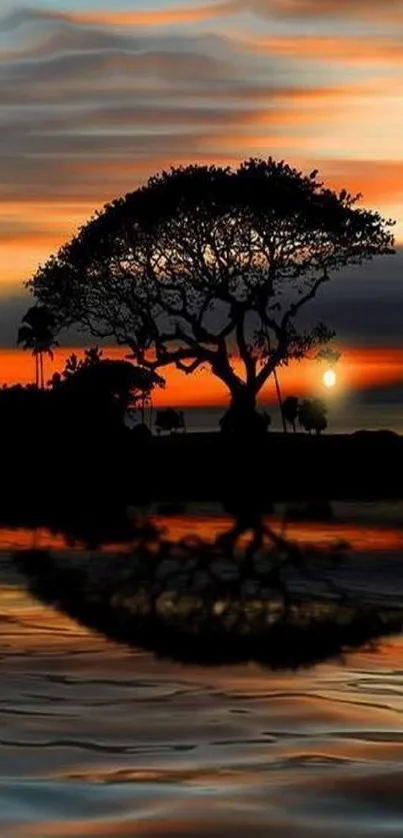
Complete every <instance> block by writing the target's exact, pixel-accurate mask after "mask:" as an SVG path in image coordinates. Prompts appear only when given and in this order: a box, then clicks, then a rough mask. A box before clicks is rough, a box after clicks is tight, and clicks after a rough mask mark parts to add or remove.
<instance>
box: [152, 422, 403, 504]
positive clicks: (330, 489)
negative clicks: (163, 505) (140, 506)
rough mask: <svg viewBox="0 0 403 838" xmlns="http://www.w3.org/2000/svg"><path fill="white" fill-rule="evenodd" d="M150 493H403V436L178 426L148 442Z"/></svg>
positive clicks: (286, 496)
mask: <svg viewBox="0 0 403 838" xmlns="http://www.w3.org/2000/svg"><path fill="white" fill-rule="evenodd" d="M148 459H149V472H148V473H149V476H150V478H151V479H149V480H147V481H146V482H147V485H148V488H149V492H150V496H151V497H152V498H157V499H159V498H164V499H177V500H182V501H186V500H202V499H204V500H221V499H223V498H225V497H227V496H228V495H230V496H231V497H232V496H235V495H236V494H237V493H239V496H240V499H242V497H244V498H245V499H248V498H249V499H251V498H252V497H253V496H254V495H258V496H259V497H262V498H267V499H270V500H273V501H286V500H300V501H306V500H309V499H311V498H325V499H328V500H336V499H346V498H350V499H357V500H360V499H371V500H377V499H379V500H380V499H387V498H399V497H402V496H403V437H401V436H398V435H397V434H395V433H393V432H391V431H359V432H357V433H355V434H350V435H346V434H324V435H320V436H309V435H308V434H303V433H297V434H293V433H288V434H284V433H275V432H269V433H268V434H267V435H266V436H265V437H264V438H263V439H262V440H259V442H257V441H256V440H247V441H242V440H239V441H238V440H233V439H225V438H223V436H222V435H221V434H220V433H216V434H215V433H200V434H198V433H192V434H183V435H182V434H178V435H172V436H170V437H159V438H152V439H151V440H150V441H149V443H148Z"/></svg>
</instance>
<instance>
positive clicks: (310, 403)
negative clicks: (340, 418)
mask: <svg viewBox="0 0 403 838" xmlns="http://www.w3.org/2000/svg"><path fill="white" fill-rule="evenodd" d="M326 414H327V407H326V405H325V404H324V402H323V401H322V400H321V399H312V400H310V399H306V400H305V401H304V402H302V404H301V407H300V409H299V414H298V418H299V423H300V425H301V426H302V427H303V428H304V430H305V431H308V433H312V431H316V433H317V434H320V433H321V432H322V431H325V430H326V428H327V418H326Z"/></svg>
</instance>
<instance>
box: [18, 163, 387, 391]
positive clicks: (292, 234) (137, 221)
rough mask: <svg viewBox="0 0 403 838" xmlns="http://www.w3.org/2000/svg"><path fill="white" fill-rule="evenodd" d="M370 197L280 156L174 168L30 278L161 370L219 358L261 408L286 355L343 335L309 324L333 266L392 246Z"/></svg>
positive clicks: (45, 295)
mask: <svg viewBox="0 0 403 838" xmlns="http://www.w3.org/2000/svg"><path fill="white" fill-rule="evenodd" d="M359 197H360V196H357V195H351V194H350V193H349V192H347V191H346V190H343V191H342V192H340V193H336V192H335V191H332V190H331V189H329V188H326V187H325V186H324V185H323V184H322V182H321V181H320V179H319V178H318V173H317V172H316V171H313V172H311V173H310V174H307V175H305V174H303V173H301V172H299V171H298V170H297V169H294V168H291V167H290V166H289V165H287V164H286V163H285V162H283V161H281V162H276V161H274V160H273V159H272V158H269V159H268V160H259V159H250V160H247V161H245V162H244V163H242V164H241V165H240V166H239V168H238V169H236V170H233V169H230V168H221V167H217V166H199V165H193V166H188V167H185V168H176V169H171V170H170V171H168V172H162V173H161V174H159V175H156V176H154V177H152V178H151V179H150V180H149V182H148V183H147V184H146V185H145V186H143V187H141V188H139V189H137V190H136V191H135V192H132V193H129V194H127V195H126V196H125V197H123V198H119V199H117V200H115V201H113V202H112V203H110V204H107V205H106V206H105V207H104V209H103V210H102V211H101V212H99V213H97V214H96V215H95V217H94V218H92V219H91V220H90V221H89V222H88V223H87V224H86V225H85V226H84V227H83V228H82V229H81V230H80V231H79V232H78V234H77V235H76V236H75V237H74V238H73V239H72V241H70V242H69V243H68V244H66V245H65V246H64V247H62V248H61V250H60V251H59V252H58V253H57V254H56V255H55V256H52V257H51V258H50V259H49V260H48V262H47V263H46V264H45V265H43V266H42V267H40V268H39V270H38V271H37V273H36V275H35V276H34V277H33V278H32V279H31V280H30V282H29V283H28V285H29V286H30V287H31V289H32V291H33V292H34V294H35V296H36V297H37V299H38V300H39V301H40V302H41V303H42V304H45V305H47V306H48V307H49V308H50V309H51V310H52V312H53V313H54V315H55V317H56V318H57V320H58V322H59V324H60V327H68V326H71V325H73V324H75V325H77V324H78V325H79V326H80V327H81V328H82V329H84V330H86V331H87V332H90V333H91V334H92V335H94V336H95V337H96V338H106V339H111V338H112V339H115V340H116V341H117V342H118V343H119V344H124V345H127V346H128V347H129V348H130V350H131V353H132V356H133V358H134V359H135V360H136V361H137V362H138V363H140V364H142V365H143V366H148V367H150V368H152V369H155V368H158V367H163V366H166V365H168V364H175V365H176V367H177V368H179V369H181V370H183V371H184V372H185V373H192V372H194V371H195V370H197V369H198V368H199V367H200V366H204V365H207V366H208V367H209V368H210V369H211V370H212V372H213V373H214V374H215V375H217V376H218V377H219V378H220V379H221V380H222V381H223V382H224V383H225V384H226V386H227V388H228V389H229V391H230V394H231V397H232V403H233V404H234V403H237V402H239V403H240V402H242V401H243V402H244V403H246V402H248V404H249V405H250V406H251V407H253V406H254V403H255V400H256V396H257V394H258V393H259V391H260V390H261V388H262V387H263V385H264V384H265V382H266V381H267V379H268V378H269V376H270V375H271V374H272V372H273V371H274V370H275V368H276V367H277V366H278V365H281V364H286V363H288V361H289V360H290V358H301V357H303V356H304V355H305V354H306V353H307V352H309V351H310V350H312V349H313V348H315V347H319V346H321V345H323V344H324V343H326V341H327V340H328V339H329V338H330V337H331V332H330V331H329V329H328V328H327V327H326V326H325V325H323V324H321V323H313V324H312V325H311V326H310V328H308V329H307V328H306V327H303V326H301V323H300V312H301V310H302V309H303V308H304V307H305V306H306V305H307V304H308V303H309V302H310V301H311V300H312V299H313V298H314V297H315V295H316V294H317V292H318V290H319V289H320V287H321V286H322V285H323V284H324V283H326V282H327V281H328V279H329V278H330V276H331V274H332V273H333V272H336V271H338V270H339V269H340V268H342V267H344V266H346V265H351V264H361V263H363V262H364V261H366V260H370V259H372V258H373V257H375V256H377V255H382V254H388V253H392V252H393V236H392V233H391V229H390V228H391V225H392V222H391V221H388V220H385V219H383V218H382V217H381V216H380V215H379V213H377V212H372V211H369V210H366V209H363V208H361V207H359V206H357V202H358V199H359ZM235 356H236V357H237V358H238V359H239V363H236V364H235V363H234V357H235Z"/></svg>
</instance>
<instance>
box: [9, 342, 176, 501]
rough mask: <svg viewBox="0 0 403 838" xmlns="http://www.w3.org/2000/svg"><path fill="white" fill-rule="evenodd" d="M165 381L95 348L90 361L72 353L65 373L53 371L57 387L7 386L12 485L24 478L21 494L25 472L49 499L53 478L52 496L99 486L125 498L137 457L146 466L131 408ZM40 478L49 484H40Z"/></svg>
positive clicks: (100, 488)
mask: <svg viewBox="0 0 403 838" xmlns="http://www.w3.org/2000/svg"><path fill="white" fill-rule="evenodd" d="M162 383H163V380H162V379H161V378H160V376H159V375H157V373H155V372H154V371H152V370H148V369H145V368H140V367H138V366H135V365H134V364H133V363H132V362H130V361H124V360H122V361H119V360H110V359H103V358H102V357H101V356H100V355H99V353H98V354H96V353H94V352H90V351H89V352H87V353H86V355H85V357H84V360H83V361H78V359H77V358H75V357H74V356H71V357H70V359H68V361H67V364H66V367H65V370H64V372H63V373H62V374H60V375H57V376H53V379H52V386H51V387H50V388H47V389H38V388H36V387H21V386H16V387H8V388H3V389H1V390H0V434H1V436H2V439H3V440H5V441H6V444H7V446H8V447H9V448H10V452H12V462H11V461H10V464H9V468H8V469H7V477H6V486H7V491H8V492H9V491H11V487H12V486H15V490H16V489H17V484H18V483H19V484H20V487H19V491H20V494H22V493H23V491H24V481H23V479H22V475H23V473H26V474H27V475H30V478H29V480H30V481H31V480H33V481H34V483H35V485H36V486H37V487H38V497H42V498H43V503H45V502H46V498H47V495H48V492H49V485H50V483H49V481H53V480H54V489H52V491H53V492H54V493H55V498H54V499H53V498H52V503H53V500H56V495H57V494H60V495H61V494H63V496H65V495H66V494H67V492H68V491H70V492H71V493H73V494H74V495H76V496H77V497H78V496H80V498H81V499H82V496H83V495H84V494H85V492H86V490H88V491H92V490H93V488H94V487H96V489H97V491H98V492H103V493H104V494H106V493H109V494H112V493H113V494H114V495H115V496H116V498H117V499H118V498H121V497H123V496H124V495H125V493H126V492H127V490H128V486H129V485H130V482H131V481H133V479H134V474H135V467H136V463H137V467H139V468H141V469H144V462H145V460H146V453H147V452H146V451H145V449H144V445H143V446H141V444H140V439H139V438H137V440H138V444H137V445H136V437H135V436H133V435H132V434H131V432H130V429H129V427H128V426H127V418H128V414H130V412H131V411H138V410H139V408H141V405H142V401H143V399H144V398H145V397H147V396H149V395H150V393H151V391H152V390H153V388H154V387H155V386H159V385H160V384H162ZM32 440H34V445H33V444H32ZM143 442H144V436H143ZM140 448H141V451H139V449H140ZM10 460H11V457H10ZM39 485H40V486H41V487H42V489H44V488H45V486H46V490H45V491H39ZM69 487H70V489H69ZM36 500H37V499H35V502H36ZM32 502H34V501H32ZM47 502H50V500H48V501H47ZM87 502H88V503H89V502H90V499H89V498H88V501H87Z"/></svg>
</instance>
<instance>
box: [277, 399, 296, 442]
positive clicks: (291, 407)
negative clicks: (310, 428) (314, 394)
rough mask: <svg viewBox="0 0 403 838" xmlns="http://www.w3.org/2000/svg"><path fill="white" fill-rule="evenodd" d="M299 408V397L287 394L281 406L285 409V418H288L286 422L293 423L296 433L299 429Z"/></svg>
mask: <svg viewBox="0 0 403 838" xmlns="http://www.w3.org/2000/svg"><path fill="white" fill-rule="evenodd" d="M299 408H300V404H299V399H297V397H296V396H287V398H286V399H284V401H283V403H282V406H281V409H282V411H283V416H284V419H285V420H286V422H288V423H289V424H290V425H291V427H292V429H293V431H294V433H295V432H296V430H297V419H298V414H299Z"/></svg>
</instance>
